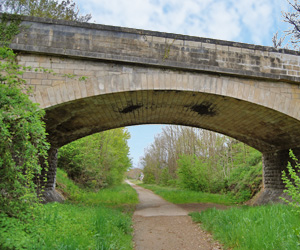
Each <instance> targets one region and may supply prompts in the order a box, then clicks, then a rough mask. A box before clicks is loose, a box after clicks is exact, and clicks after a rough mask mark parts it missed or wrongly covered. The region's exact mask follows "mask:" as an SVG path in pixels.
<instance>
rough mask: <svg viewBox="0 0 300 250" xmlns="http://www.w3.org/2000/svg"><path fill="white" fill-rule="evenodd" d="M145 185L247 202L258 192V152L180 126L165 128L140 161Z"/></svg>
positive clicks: (206, 132)
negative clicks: (232, 196) (219, 194)
mask: <svg viewBox="0 0 300 250" xmlns="http://www.w3.org/2000/svg"><path fill="white" fill-rule="evenodd" d="M141 164H142V166H143V167H144V171H143V172H144V182H145V183H156V184H161V185H167V186H178V187H181V188H187V189H191V190H196V191H204V192H213V193H217V192H228V191H232V192H233V193H234V194H235V195H240V196H242V197H241V198H243V199H247V198H250V197H251V196H253V195H254V194H255V193H256V192H258V191H259V189H260V185H261V181H262V163H261V153H260V152H258V151H257V150H255V149H253V148H251V147H249V146H247V145H246V144H244V143H241V142H239V141H237V140H235V139H232V138H230V137H227V136H224V135H221V134H217V133H214V132H211V131H207V130H203V129H197V128H192V127H183V126H173V125H172V126H166V127H165V128H163V130H162V132H161V133H160V134H159V135H157V136H156V137H155V139H154V142H153V143H152V144H151V145H150V146H149V147H148V148H147V149H146V150H145V154H144V156H143V157H142V158H141Z"/></svg>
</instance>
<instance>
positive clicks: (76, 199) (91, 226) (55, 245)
mask: <svg viewBox="0 0 300 250" xmlns="http://www.w3.org/2000/svg"><path fill="white" fill-rule="evenodd" d="M57 182H58V184H59V189H60V190H61V191H62V192H63V193H64V194H65V195H66V196H68V197H69V198H70V199H69V201H66V202H65V203H63V204H59V203H49V204H46V205H43V206H42V207H41V209H38V210H36V211H34V212H33V217H32V220H30V221H26V222H24V221H20V220H17V219H14V218H9V217H7V216H4V215H3V214H0V235H1V237H0V249H32V250H44V249H45V250H46V249H49V250H50V249H51V250H52V249H68V250H73V249H74V250H76V249H80V250H85V249H93V250H94V249H95V250H97V249H99V250H105V249H107V250H110V249H114V250H118V249H120V250H121V249H122V250H131V249H132V248H133V245H132V222H131V216H132V212H133V210H134V208H135V205H136V204H137V202H138V197H137V193H136V191H135V190H134V189H133V188H132V187H130V186H129V185H127V184H122V185H119V186H115V187H112V188H107V189H103V190H100V191H99V192H96V193H93V192H88V191H84V190H82V189H80V188H79V187H78V186H76V185H75V184H74V183H73V182H72V181H70V180H69V179H68V178H67V175H66V173H65V172H64V171H62V170H59V169H58V172H57Z"/></svg>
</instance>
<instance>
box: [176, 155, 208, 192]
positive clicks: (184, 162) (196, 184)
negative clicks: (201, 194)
mask: <svg viewBox="0 0 300 250" xmlns="http://www.w3.org/2000/svg"><path fill="white" fill-rule="evenodd" d="M177 162H178V170H177V175H178V184H179V187H182V188H186V189H190V190H193V191H208V189H209V187H208V179H209V176H208V171H207V170H208V169H207V166H206V164H205V163H204V162H201V160H200V159H199V158H198V157H196V156H195V155H193V156H191V155H181V156H180V158H179V159H178V161H177Z"/></svg>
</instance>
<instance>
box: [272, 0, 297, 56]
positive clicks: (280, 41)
mask: <svg viewBox="0 0 300 250" xmlns="http://www.w3.org/2000/svg"><path fill="white" fill-rule="evenodd" d="M287 2H288V3H289V5H290V6H291V7H292V10H291V12H283V13H282V17H283V21H284V22H286V23H288V24H289V25H290V29H288V30H286V31H284V35H283V36H282V37H280V38H278V32H277V33H276V34H275V35H274V37H273V46H274V47H275V48H278V47H283V46H284V47H289V45H291V46H292V47H293V48H294V49H297V50H298V49H299V45H298V44H299V41H300V4H299V3H298V1H297V0H293V2H291V1H289V0H287ZM287 37H289V41H288V42H287V43H286V44H284V42H285V40H286V38H287ZM289 43H290V44H289Z"/></svg>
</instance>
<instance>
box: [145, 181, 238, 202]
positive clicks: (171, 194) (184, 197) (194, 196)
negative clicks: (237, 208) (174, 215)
mask: <svg viewBox="0 0 300 250" xmlns="http://www.w3.org/2000/svg"><path fill="white" fill-rule="evenodd" d="M140 186H142V187H144V188H147V189H150V190H152V191H153V192H154V193H155V194H157V195H159V196H161V197H163V198H164V199H165V200H167V201H169V202H172V203H176V204H184V203H217V204H224V205H232V204H233V203H234V202H235V201H234V200H233V199H232V198H231V197H230V196H227V195H221V194H210V193H203V192H197V191H191V190H183V189H178V188H173V187H162V186H158V185H152V184H141V185H140Z"/></svg>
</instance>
